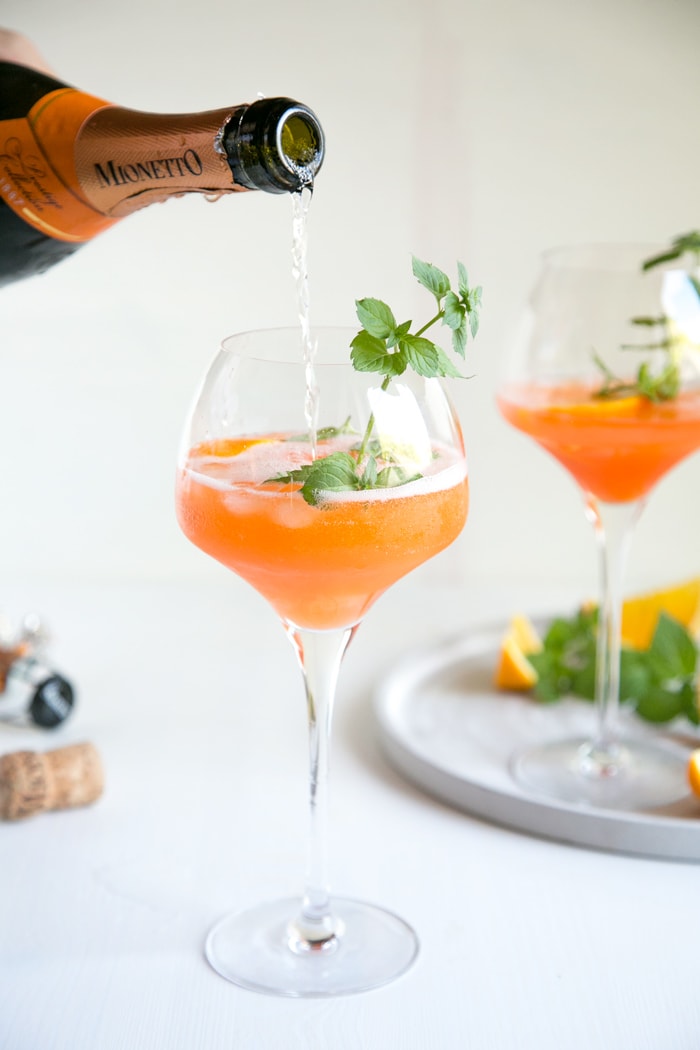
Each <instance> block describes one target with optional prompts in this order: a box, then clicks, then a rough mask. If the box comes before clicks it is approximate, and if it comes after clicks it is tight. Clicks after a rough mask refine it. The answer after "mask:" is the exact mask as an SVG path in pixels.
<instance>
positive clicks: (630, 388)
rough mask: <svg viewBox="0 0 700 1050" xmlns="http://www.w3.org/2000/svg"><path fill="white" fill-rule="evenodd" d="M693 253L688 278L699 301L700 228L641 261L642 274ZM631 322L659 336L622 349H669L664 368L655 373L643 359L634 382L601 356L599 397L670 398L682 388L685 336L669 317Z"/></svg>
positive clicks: (652, 399)
mask: <svg viewBox="0 0 700 1050" xmlns="http://www.w3.org/2000/svg"><path fill="white" fill-rule="evenodd" d="M688 254H690V255H691V256H692V257H693V261H692V263H691V269H694V270H695V272H694V273H693V272H690V269H689V272H688V279H689V281H690V283H691V284H692V286H693V288H694V289H695V291H696V292H697V294H698V299H699V300H700V231H697V230H694V231H692V232H691V233H686V234H683V235H682V236H680V237H676V238H675V239H674V240H673V241H672V242H671V245H670V247H669V248H668V249H667V250H665V251H663V252H660V253H659V254H657V255H653V256H651V257H650V258H649V259H645V260H644V262H642V264H641V269H642V272H643V273H646V272H648V271H649V270H653V269H654V268H655V267H657V266H662V265H663V264H665V263H668V262H675V261H676V260H677V259H682V258H683V257H684V256H685V255H688ZM630 323H631V324H633V325H636V326H638V327H642V328H649V329H656V330H657V332H658V335H657V338H656V339H655V340H653V341H652V342H649V343H645V344H643V345H637V344H635V345H631V346H623V347H622V349H623V350H650V351H651V350H663V351H665V352H666V357H665V358H664V361H663V364H662V366H661V368H660V369H659V370H658V371H657V372H654V371H652V368H651V365H650V364H649V363H648V362H646V361H645V362H642V364H641V365H640V366H639V368H638V370H637V376H636V378H635V380H634V381H633V382H627V381H625V380H623V379H619V378H618V377H617V376H616V375H614V374H613V372H612V371H611V370H610V369H609V368H608V367H607V366H606V365H605V363H604V362H603V361H602V360H601V359H600V357H599V356H598V355H594V359H595V362H596V364H597V365H598V367H599V368H600V369H601V371H602V372H603V375H604V382H603V385H602V386H601V388H600V389H599V390H598V391H597V392H596V396H597V397H601V398H616V397H633V396H641V397H646V398H647V399H648V400H649V401H670V400H672V399H673V398H675V397H678V394H679V393H680V390H681V365H682V361H683V351H684V347H683V342H684V340H683V338H682V336H679V335H678V334H677V333H676V332H674V331H673V329H672V327H671V324H670V319H669V318H668V317H665V316H661V317H633V318H632V319H631V322H630Z"/></svg>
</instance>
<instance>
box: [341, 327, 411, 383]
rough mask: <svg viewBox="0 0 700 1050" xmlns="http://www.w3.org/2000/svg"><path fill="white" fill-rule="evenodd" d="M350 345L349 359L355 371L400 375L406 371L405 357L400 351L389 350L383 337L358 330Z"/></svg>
mask: <svg viewBox="0 0 700 1050" xmlns="http://www.w3.org/2000/svg"><path fill="white" fill-rule="evenodd" d="M350 346H351V352H350V359H351V361H352V364H353V367H354V369H355V371H356V372H379V373H380V374H381V375H384V376H400V375H402V374H403V373H404V372H405V371H406V364H407V362H406V358H405V357H404V356H403V355H402V354H401V352H400V351H389V350H388V349H387V345H386V343H385V342H384V340H383V339H380V338H378V337H377V336H374V335H371V334H370V333H369V332H366V331H360V332H358V333H357V335H356V336H355V337H354V338H353V340H352V342H351V343H350Z"/></svg>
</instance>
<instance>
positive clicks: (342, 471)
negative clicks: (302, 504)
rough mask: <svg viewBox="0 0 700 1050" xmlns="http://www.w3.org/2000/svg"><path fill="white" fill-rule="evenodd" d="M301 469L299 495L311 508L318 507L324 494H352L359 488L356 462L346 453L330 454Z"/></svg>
mask: <svg viewBox="0 0 700 1050" xmlns="http://www.w3.org/2000/svg"><path fill="white" fill-rule="evenodd" d="M301 469H302V470H303V471H304V484H303V485H302V488H301V494H302V496H303V497H304V499H305V500H306V502H307V503H308V504H310V505H311V506H312V507H315V506H318V504H319V503H320V502H321V501H322V498H323V493H324V492H354V491H356V490H357V489H359V488H360V487H361V485H360V479H359V477H358V476H357V462H356V460H354V459H353V457H352V456H351V455H350V454H349V453H348V452H331V453H330V455H328V456H323V457H322V458H321V459H317V460H314V462H313V463H311V464H310V465H309V466H308V467H302V468H301ZM293 473H296V472H293ZM293 480H301V479H293Z"/></svg>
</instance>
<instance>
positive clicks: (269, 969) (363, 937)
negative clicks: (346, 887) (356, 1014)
mask: <svg viewBox="0 0 700 1050" xmlns="http://www.w3.org/2000/svg"><path fill="white" fill-rule="evenodd" d="M298 911H299V900H298V899H295V898H291V899H288V900H281V901H274V902H272V903H268V904H260V905H258V906H257V907H255V908H251V909H250V910H249V911H245V912H241V913H238V914H235V915H229V916H227V917H226V918H224V919H222V920H221V921H220V922H219V923H217V925H216V926H215V927H214V928H213V929H212V931H211V932H210V934H209V936H208V938H207V942H206V946H205V954H206V957H207V959H208V960H209V962H210V963H211V965H212V966H213V968H214V969H215V970H216V972H217V973H218V974H220V975H221V976H222V977H225V978H226V980H227V981H232V982H233V984H237V985H240V986H241V987H242V988H249V989H251V990H252V991H256V992H267V993H269V994H271V995H285V996H291V997H324V996H333V995H350V994H352V993H354V992H365V991H369V990H370V989H371V988H379V987H380V986H381V985H383V984H388V982H389V981H393V980H394V978H396V977H399V976H400V975H401V974H402V973H404V972H405V971H406V970H407V969H408V968H409V967H410V966H411V964H412V963H413V961H414V960H415V958H416V955H417V953H418V939H417V937H416V935H415V933H414V932H413V930H412V929H411V927H410V926H408V925H407V924H406V923H405V922H404V921H403V920H402V919H400V918H398V916H396V915H393V914H392V913H391V912H387V911H384V910H383V909H382V908H377V907H375V906H374V905H372V904H364V903H363V902H362V901H353V900H346V899H343V898H339V899H334V901H333V913H334V916H335V917H336V920H337V930H338V935H337V936H336V937H334V938H332V939H331V941H330V942H329V943H328V944H327V945H326V946H325V947H323V948H319V949H314V950H311V951H309V950H299V949H298V948H296V949H295V948H294V947H293V946H292V945H293V944H294V943H295V938H294V935H293V933H292V932H291V929H290V924H291V923H293V921H294V919H295V917H296V915H297V914H298Z"/></svg>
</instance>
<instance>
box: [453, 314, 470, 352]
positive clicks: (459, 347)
mask: <svg viewBox="0 0 700 1050" xmlns="http://www.w3.org/2000/svg"><path fill="white" fill-rule="evenodd" d="M452 349H453V350H454V352H455V353H456V354H459V356H460V357H464V356H465V354H466V350H467V327H466V324H465V323H464V321H462V324H461V325H460V326H459V328H455V330H454V331H453V333H452Z"/></svg>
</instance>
